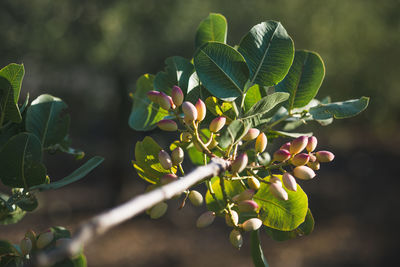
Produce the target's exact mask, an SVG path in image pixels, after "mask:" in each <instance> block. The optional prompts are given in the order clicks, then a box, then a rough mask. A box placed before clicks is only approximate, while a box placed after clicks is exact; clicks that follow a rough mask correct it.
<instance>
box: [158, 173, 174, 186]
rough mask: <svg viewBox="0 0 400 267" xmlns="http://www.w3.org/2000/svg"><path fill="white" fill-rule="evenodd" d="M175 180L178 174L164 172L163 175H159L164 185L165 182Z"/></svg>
mask: <svg viewBox="0 0 400 267" xmlns="http://www.w3.org/2000/svg"><path fill="white" fill-rule="evenodd" d="M176 180H178V176H176V175H175V174H173V173H167V174H164V176H163V177H161V179H160V182H161V184H162V185H165V184H169V183H172V182H175V181H176Z"/></svg>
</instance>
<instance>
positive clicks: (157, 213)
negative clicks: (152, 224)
mask: <svg viewBox="0 0 400 267" xmlns="http://www.w3.org/2000/svg"><path fill="white" fill-rule="evenodd" d="M167 209H168V204H167V203H165V202H160V203H158V204H156V205H154V207H152V208H151V210H150V218H152V219H158V218H161V217H162V216H163V215H164V214H165V213H166V212H167Z"/></svg>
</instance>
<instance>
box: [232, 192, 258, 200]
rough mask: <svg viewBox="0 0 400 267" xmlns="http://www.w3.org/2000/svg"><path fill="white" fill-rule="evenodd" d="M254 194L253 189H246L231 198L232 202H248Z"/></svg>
mask: <svg viewBox="0 0 400 267" xmlns="http://www.w3.org/2000/svg"><path fill="white" fill-rule="evenodd" d="M254 194H255V191H254V189H246V190H244V191H243V192H241V193H240V194H237V195H235V196H234V197H232V200H233V201H235V202H240V201H243V200H250V199H252V198H253V196H254Z"/></svg>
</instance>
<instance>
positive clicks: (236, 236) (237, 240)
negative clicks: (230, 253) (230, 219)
mask: <svg viewBox="0 0 400 267" xmlns="http://www.w3.org/2000/svg"><path fill="white" fill-rule="evenodd" d="M229 241H230V242H231V244H232V245H233V246H234V247H235V248H238V249H239V248H240V247H241V246H242V245H243V237H242V234H241V233H240V232H239V231H238V230H232V232H231V233H230V234H229Z"/></svg>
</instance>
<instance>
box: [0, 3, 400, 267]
mask: <svg viewBox="0 0 400 267" xmlns="http://www.w3.org/2000/svg"><path fill="white" fill-rule="evenodd" d="M210 12H218V13H222V14H224V15H225V16H226V18H227V19H228V24H229V29H228V30H229V32H228V43H229V44H230V45H235V44H238V43H239V41H240V39H241V37H242V36H243V35H244V34H246V33H247V32H248V31H249V29H250V28H251V27H252V26H253V25H255V24H257V23H259V22H261V21H264V20H269V19H273V20H279V21H281V22H282V24H283V25H284V27H285V28H286V30H287V31H288V33H289V34H290V35H291V37H292V38H293V40H294V42H295V47H296V48H300V49H308V50H313V51H317V52H318V53H319V54H320V55H321V57H322V58H323V60H324V62H325V65H326V77H325V80H324V83H323V85H322V87H321V89H320V91H319V93H318V95H317V97H318V98H320V99H321V98H323V97H325V96H327V95H330V96H331V97H332V100H333V101H340V100H346V99H350V98H358V97H360V96H370V97H371V102H370V106H369V107H368V109H367V110H366V111H365V112H363V113H362V114H361V115H360V116H358V117H356V118H352V119H348V120H344V121H335V122H334V124H333V125H330V126H327V127H319V126H318V125H316V124H310V125H307V126H306V127H304V128H303V129H301V130H304V131H309V130H312V131H313V132H314V133H315V135H316V136H318V138H319V144H320V148H324V149H329V150H331V151H333V152H334V153H335V154H336V158H335V161H334V163H333V164H330V165H329V164H328V165H325V166H323V168H322V170H320V171H319V173H318V177H317V178H316V179H314V180H313V181H311V182H307V183H303V184H302V186H303V188H304V189H305V191H306V192H307V193H308V194H309V201H310V208H311V210H312V212H313V214H314V218H315V221H316V225H315V230H314V233H313V234H311V235H310V236H308V237H304V238H300V239H296V240H293V241H289V242H283V243H279V242H274V241H271V240H270V239H269V238H268V237H267V236H266V235H263V237H262V242H263V249H264V253H265V255H266V257H267V258H268V260H269V262H270V264H271V266H276V267H279V266H288V267H292V266H293V267H297V266H298V267H302V266H385V265H389V264H390V263H391V262H392V261H394V260H396V261H397V258H398V257H397V255H396V254H397V248H398V245H397V244H398V241H397V238H395V237H396V236H399V230H398V226H399V224H400V215H399V208H400V207H399V206H400V205H399V202H400V201H399V200H398V195H397V193H398V186H399V185H400V183H399V177H398V174H397V173H398V167H397V164H398V162H399V160H400V152H399V151H400V137H399V134H398V133H399V130H400V125H399V117H400V105H399V104H398V103H399V101H400V92H399V87H400V79H399V77H398V76H399V73H400V68H399V64H398V62H399V59H400V50H399V47H400V34H399V32H400V16H399V12H400V1H398V0H383V1H375V0H352V1H348V0H335V1H334V0H330V1H319V0H268V1H267V0H264V1H261V0H260V1H256V0H246V1H245V0H241V1H239V0H237V1H232V0H230V1H229V0H221V1H213V0H202V1H195V0H185V1H182V0H164V1H155V0H135V1H133V0H132V1H128V0H114V1H108V0H86V1H81V0H79V1H78V0H69V1H55V0H36V1H24V0H2V1H1V2H0V40H1V41H0V66H1V67H3V66H5V65H7V64H8V63H11V62H16V63H24V64H25V69H26V75H25V79H24V82H23V89H22V92H21V101H22V100H23V99H24V97H25V95H26V94H27V93H28V92H29V93H30V95H31V99H34V98H35V97H37V96H38V95H40V94H42V93H49V94H52V95H55V96H58V97H60V98H62V99H63V100H64V101H65V102H66V103H68V105H69V111H70V113H71V119H72V121H71V131H70V135H71V137H72V140H73V146H74V147H77V148H81V149H83V150H84V151H85V152H86V154H87V158H89V157H90V156H93V155H100V156H104V157H105V158H106V161H105V162H104V163H103V164H102V165H101V166H100V167H99V168H97V169H96V170H94V171H93V172H92V173H91V174H90V175H89V176H87V177H86V178H85V179H83V180H82V181H80V182H78V183H76V184H74V185H70V186H68V187H65V188H63V189H60V190H58V191H48V192H45V193H42V194H40V195H39V198H40V209H39V210H37V211H36V212H34V213H32V214H28V215H26V216H25V218H24V219H23V220H22V221H21V222H20V223H19V224H16V225H11V226H0V239H9V240H11V241H13V242H19V240H20V239H21V238H22V237H23V235H24V233H25V231H26V230H28V229H29V228H33V229H34V230H35V231H43V230H45V229H46V228H47V227H49V226H52V225H63V226H66V227H69V228H70V229H72V230H74V229H76V226H77V225H78V224H79V223H80V222H81V221H82V220H84V219H86V218H89V217H90V216H92V215H94V214H96V213H98V212H100V211H103V210H105V209H107V208H110V207H111V206H113V205H115V204H117V203H120V202H122V201H125V200H127V199H129V198H131V197H132V196H134V195H135V194H139V193H141V192H143V190H144V188H145V182H144V181H142V180H140V179H138V178H137V175H136V173H135V171H134V170H133V167H132V165H131V162H130V161H131V160H132V157H133V149H134V144H135V142H136V141H137V140H141V139H143V137H144V136H145V135H147V134H148V133H142V132H135V131H133V130H132V129H130V128H129V127H128V123H127V121H128V116H129V113H130V109H131V101H130V98H129V97H128V93H129V92H130V91H132V90H133V89H134V85H135V81H136V79H137V78H138V77H139V76H140V75H141V74H144V73H153V74H155V73H157V72H158V71H160V70H163V68H164V60H165V58H167V57H169V56H173V55H179V56H183V57H186V58H191V57H192V55H193V53H194V34H195V30H196V28H197V26H198V24H199V23H200V21H201V20H202V19H204V18H205V17H207V16H208V14H209V13H210ZM150 134H152V135H156V136H157V138H158V140H160V141H159V142H160V143H161V144H162V145H164V146H167V144H168V140H165V139H164V140H163V139H162V137H163V134H162V133H161V132H159V131H157V130H156V131H153V132H151V133H150ZM46 162H47V164H46V165H47V166H48V171H49V175H50V177H52V178H53V179H54V180H56V179H58V178H61V177H64V176H66V175H68V174H69V173H70V172H72V170H74V169H75V168H77V167H78V166H79V165H80V164H82V163H81V162H76V161H75V160H74V159H73V158H72V157H70V156H68V155H62V154H56V155H52V156H47V158H46ZM1 190H5V189H4V188H1ZM199 190H200V191H202V192H204V189H203V188H199ZM178 205H179V203H178V202H176V201H170V203H169V207H170V208H169V211H168V213H167V216H165V217H163V218H162V219H160V220H156V221H153V220H150V219H149V218H148V217H147V216H145V215H141V216H139V217H137V218H135V219H133V220H130V221H129V222H127V223H124V224H123V225H122V226H120V227H118V228H116V229H114V230H112V231H111V232H109V233H108V234H106V235H104V236H103V237H102V238H100V239H99V240H97V241H96V242H95V243H93V244H92V245H90V246H89V247H87V248H86V255H87V257H88V262H89V266H112V265H114V266H115V265H118V266H210V267H211V266H251V257H250V251H249V250H250V246H249V237H248V236H245V245H244V246H243V248H242V249H241V251H237V250H236V249H234V248H233V247H232V246H231V245H230V243H229V241H228V234H229V229H228V228H226V227H225V226H224V223H223V222H222V220H218V222H216V223H215V224H214V225H213V226H211V227H209V228H207V229H203V230H198V229H196V228H195V221H196V218H197V216H198V215H200V214H201V213H202V212H203V211H204V210H205V207H203V208H201V209H199V208H196V209H195V208H193V207H191V206H190V205H187V206H186V207H185V209H184V210H182V211H178V210H177V209H176V207H178Z"/></svg>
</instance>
